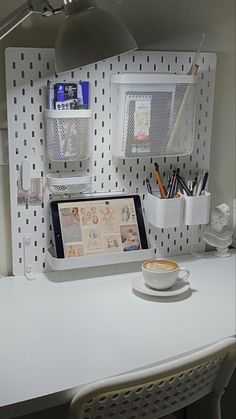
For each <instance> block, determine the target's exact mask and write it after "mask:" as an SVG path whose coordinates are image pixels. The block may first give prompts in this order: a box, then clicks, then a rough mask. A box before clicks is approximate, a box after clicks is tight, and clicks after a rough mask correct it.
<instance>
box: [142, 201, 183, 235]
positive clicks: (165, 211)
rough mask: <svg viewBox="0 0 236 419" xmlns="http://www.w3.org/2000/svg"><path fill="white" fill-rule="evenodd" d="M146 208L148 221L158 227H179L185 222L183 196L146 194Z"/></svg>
mask: <svg viewBox="0 0 236 419" xmlns="http://www.w3.org/2000/svg"><path fill="white" fill-rule="evenodd" d="M144 209H145V214H146V218H147V221H148V222H149V223H150V224H152V225H153V226H155V227H157V228H170V227H179V226H180V225H182V224H183V197H182V196H180V197H178V198H170V199H162V198H160V197H159V196H155V195H152V194H150V193H147V194H146V197H145V201H144Z"/></svg>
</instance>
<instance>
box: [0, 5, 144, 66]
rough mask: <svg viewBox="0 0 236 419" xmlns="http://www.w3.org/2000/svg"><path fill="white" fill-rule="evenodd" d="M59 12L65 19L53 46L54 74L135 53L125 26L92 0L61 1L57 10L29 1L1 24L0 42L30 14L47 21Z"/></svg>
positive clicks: (134, 45)
mask: <svg viewBox="0 0 236 419" xmlns="http://www.w3.org/2000/svg"><path fill="white" fill-rule="evenodd" d="M60 12H63V13H64V15H65V19H64V21H63V23H62V25H61V27H60V28H59V32H58V35H57V39H56V44H55V67H56V72H57V73H62V72H64V71H69V70H73V69H75V68H78V67H82V66H85V65H88V64H91V63H95V62H98V61H101V60H104V59H106V58H110V57H114V56H116V55H120V54H123V53H125V52H128V51H133V50H135V49H137V44H136V41H135V40H134V38H133V36H132V34H131V33H130V32H129V30H128V29H127V28H126V26H125V25H124V24H123V23H122V22H120V21H119V20H118V19H117V18H115V17H114V16H113V15H111V14H110V13H108V12H107V11H105V10H103V9H100V8H99V7H97V5H96V2H95V0H64V2H63V4H62V6H61V7H59V8H53V7H52V5H51V4H50V2H49V1H47V0H28V1H27V2H26V3H24V4H23V5H22V6H21V7H19V8H18V9H17V10H15V11H14V12H13V13H12V14H11V15H9V16H8V17H6V18H5V19H3V20H2V21H1V22H0V40H1V39H2V38H4V37H5V36H6V35H7V34H8V33H9V32H11V31H12V30H13V29H14V28H15V27H16V26H18V25H19V24H20V23H21V22H22V21H23V20H24V19H26V18H27V17H28V16H30V15H31V14H32V13H40V14H41V15H43V16H45V17H49V16H52V15H55V14H57V13H60Z"/></svg>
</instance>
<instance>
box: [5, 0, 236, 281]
mask: <svg viewBox="0 0 236 419" xmlns="http://www.w3.org/2000/svg"><path fill="white" fill-rule="evenodd" d="M3 3H4V4H3ZM21 3H22V2H18V1H17V0H8V1H7V2H3V1H1V2H0V16H1V17H4V16H6V15H7V14H8V13H9V12H11V11H12V10H14V7H17V6H19V5H20V4H21ZM53 3H54V4H56V5H58V4H60V0H58V1H54V2H53ZM97 3H98V4H99V5H101V7H104V8H106V9H107V10H109V11H112V12H114V13H115V14H117V15H118V16H119V17H121V18H122V19H123V20H124V22H125V23H126V24H127V26H129V28H130V29H131V30H132V31H133V34H134V35H135V37H136V39H137V41H138V43H139V45H140V48H141V49H156V50H163V51H164V50H172V51H173V50H176V51H193V50H196V48H197V46H198V44H199V41H200V38H201V34H202V32H205V33H206V38H205V43H204V46H203V49H202V50H203V51H207V52H216V53H217V55H218V62H217V77H216V91H215V106H214V119H213V132H212V148H211V150H212V151H211V165H210V169H211V171H210V191H211V192H212V196H213V200H212V205H213V206H214V205H216V204H218V203H221V202H226V203H227V204H229V205H232V201H233V197H234V196H235V1H234V0H225V1H222V0H198V1H196V0H116V1H115V0H114V2H113V1H111V0H100V1H99V0H97ZM61 19H62V17H61V16H56V17H53V18H50V21H49V19H45V18H42V17H40V16H33V17H31V18H29V19H28V20H27V21H25V23H24V24H23V25H21V27H19V28H17V29H15V31H14V32H13V33H11V34H10V35H9V36H8V37H7V38H5V39H4V42H1V41H0V126H5V125H6V109H5V107H6V106H5V80H4V48H5V47H6V46H38V47H39V46H40V47H51V46H53V43H54V39H55V34H56V29H57V27H58V25H59V23H60V21H61ZM0 236H1V237H2V240H3V243H5V245H4V246H3V249H2V252H1V254H0V272H1V273H4V274H6V273H10V272H11V252H10V218H9V183H8V170H7V168H5V167H4V168H3V167H0Z"/></svg>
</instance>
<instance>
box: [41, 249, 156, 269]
mask: <svg viewBox="0 0 236 419" xmlns="http://www.w3.org/2000/svg"><path fill="white" fill-rule="evenodd" d="M153 257H154V249H152V248H151V249H143V250H133V251H130V252H114V253H103V254H98V255H89V256H80V257H72V258H60V259H59V258H56V257H55V256H54V254H53V249H52V248H51V249H48V250H47V252H46V261H47V262H48V264H49V266H50V267H51V268H52V269H53V270H54V271H64V270H67V269H79V268H89V267H91V266H104V265H113V264H116V263H127V262H140V261H142V260H146V259H152V258H153Z"/></svg>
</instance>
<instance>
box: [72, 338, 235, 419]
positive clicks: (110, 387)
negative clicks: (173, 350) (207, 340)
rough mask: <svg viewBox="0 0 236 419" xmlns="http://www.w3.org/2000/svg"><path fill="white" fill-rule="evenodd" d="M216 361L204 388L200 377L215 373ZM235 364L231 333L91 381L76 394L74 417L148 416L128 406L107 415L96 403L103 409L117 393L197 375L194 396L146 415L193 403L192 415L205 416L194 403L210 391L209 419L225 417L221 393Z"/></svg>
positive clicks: (189, 413) (190, 417)
mask: <svg viewBox="0 0 236 419" xmlns="http://www.w3.org/2000/svg"><path fill="white" fill-rule="evenodd" d="M216 364H217V368H216V375H215V376H212V378H211V375H212V374H211V375H210V378H209V379H208V380H206V381H207V385H206V386H205V387H204V385H203V386H202V388H201V386H200V387H199V381H200V382H201V381H204V377H203V376H202V375H201V374H205V375H207V374H208V372H209V373H211V372H212V371H211V369H212V366H213V365H216ZM235 366H236V339H235V337H230V338H227V339H224V340H222V341H220V342H216V343H214V344H212V345H210V346H207V347H203V348H200V349H198V350H196V351H194V352H192V353H187V354H183V355H182V356H181V357H178V358H176V359H172V360H169V361H168V362H165V363H162V364H153V365H148V366H146V367H144V368H142V369H137V370H133V371H130V372H128V373H125V374H119V375H116V376H113V377H109V378H105V379H101V380H98V381H95V382H93V383H91V384H87V385H85V386H83V387H82V388H80V390H79V391H78V393H77V394H76V396H75V397H74V398H73V400H72V402H71V409H70V417H71V418H76V419H94V418H105V419H108V418H109V417H112V416H113V418H114V419H117V418H122V419H126V418H127V419H129V418H142V417H145V416H146V414H144V413H145V412H143V410H142V412H143V413H141V410H140V412H136V413H135V414H133V415H132V414H131V412H129V413H128V414H126V413H125V409H124V416H120V413H117V415H116V414H115V415H113V414H108V416H103V413H101V414H100V415H99V414H98V413H99V411H96V408H95V407H93V406H94V404H96V405H99V408H98V409H99V410H100V409H106V405H105V404H104V403H103V402H102V400H106V399H107V400H108V399H109V400H110V399H111V398H114V397H115V396H117V397H118V398H119V397H125V394H127V395H128V394H129V393H130V394H134V393H135V392H137V388H139V389H141V388H142V386H143V392H144V394H146V393H145V392H147V388H148V387H147V386H149V387H151V386H152V385H154V384H155V386H156V385H157V386H159V387H161V386H163V383H164V384H165V383H167V382H168V383H169V385H171V384H170V383H172V386H175V385H177V386H178V384H176V383H177V382H179V381H181V380H182V381H183V383H184V381H185V380H188V381H191V380H192V382H191V383H190V386H191V385H192V384H194V385H195V383H194V380H195V381H196V380H197V378H196V377H197V376H198V383H196V388H197V390H196V393H194V392H193V393H194V394H193V395H192V396H188V395H187V396H186V398H185V397H184V396H182V398H181V400H182V399H183V400H182V401H181V400H180V401H179V402H176V403H175V405H173V406H172V404H173V402H172V403H171V400H170V406H169V407H168V406H167V407H166V409H164V410H163V411H162V412H156V413H153V414H152V413H150V412H151V411H149V413H148V415H147V416H146V417H147V418H148V419H152V418H155V419H157V418H161V417H164V416H166V415H168V414H171V413H174V412H175V411H177V410H179V409H182V408H185V407H188V406H189V405H190V406H189V408H188V409H187V417H188V419H195V418H199V417H201V418H202V419H205V418H203V416H201V415H200V416H198V413H197V409H195V408H194V404H195V402H197V401H198V400H200V399H202V398H203V397H205V396H206V395H208V394H211V399H210V402H209V412H208V413H207V415H206V416H205V417H206V419H210V418H212V419H221V408H220V401H221V397H222V395H223V393H224V391H225V389H226V387H227V385H228V382H229V380H230V378H231V376H232V374H233V371H234V368H235ZM204 371H205V372H204ZM202 377H203V378H202ZM208 381H209V383H210V384H209V383H208ZM145 386H146V387H145ZM197 386H198V387H199V388H198V387H197ZM159 387H158V388H159ZM200 388H201V390H200ZM184 393H185V390H183V394H184ZM190 395H191V393H190ZM154 396H155V398H157V399H158V395H157V396H156V395H155V394H154ZM146 397H147V396H146ZM162 397H163V395H162ZM166 398H167V397H166ZM170 398H171V397H170ZM100 405H101V406H103V407H101V406H100ZM86 406H87V407H86ZM141 408H142V409H143V406H140V409H141ZM93 410H94V411H93ZM86 411H87V412H88V411H89V412H90V413H86Z"/></svg>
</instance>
